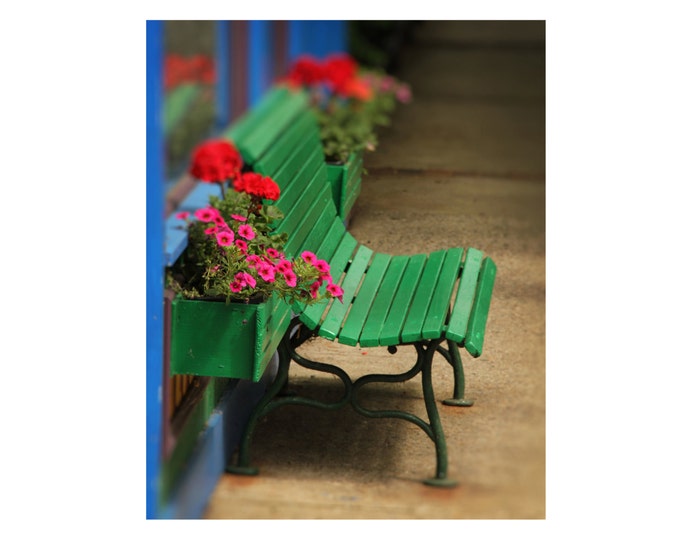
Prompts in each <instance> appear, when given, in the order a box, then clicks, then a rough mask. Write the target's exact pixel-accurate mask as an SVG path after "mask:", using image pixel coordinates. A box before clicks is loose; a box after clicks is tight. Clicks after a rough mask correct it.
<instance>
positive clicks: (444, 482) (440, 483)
mask: <svg viewBox="0 0 680 540" xmlns="http://www.w3.org/2000/svg"><path fill="white" fill-rule="evenodd" d="M423 484H425V485H426V486H430V487H437V488H447V489H451V488H454V487H456V486H458V480H453V479H452V478H427V479H425V480H423Z"/></svg>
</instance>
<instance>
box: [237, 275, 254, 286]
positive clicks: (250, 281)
mask: <svg viewBox="0 0 680 540" xmlns="http://www.w3.org/2000/svg"><path fill="white" fill-rule="evenodd" d="M234 278H235V279H238V280H239V281H243V282H244V283H245V284H246V285H247V286H248V287H251V288H255V285H257V281H255V278H254V277H253V276H251V275H250V274H248V273H247V272H239V273H238V274H236V275H235V276H234Z"/></svg>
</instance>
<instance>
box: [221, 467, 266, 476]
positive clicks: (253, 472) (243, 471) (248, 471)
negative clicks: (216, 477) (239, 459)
mask: <svg viewBox="0 0 680 540" xmlns="http://www.w3.org/2000/svg"><path fill="white" fill-rule="evenodd" d="M224 472H226V473H229V474H239V475H241V476H257V475H258V474H260V470H259V469H258V468H257V467H240V466H238V465H228V466H227V467H226V468H225V469H224Z"/></svg>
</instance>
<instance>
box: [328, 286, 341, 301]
mask: <svg viewBox="0 0 680 540" xmlns="http://www.w3.org/2000/svg"><path fill="white" fill-rule="evenodd" d="M326 290H327V291H328V292H329V293H330V295H331V296H333V297H335V298H337V299H338V300H340V302H342V295H343V294H344V291H343V290H342V287H340V286H339V285H336V284H335V283H329V284H328V285H327V286H326Z"/></svg>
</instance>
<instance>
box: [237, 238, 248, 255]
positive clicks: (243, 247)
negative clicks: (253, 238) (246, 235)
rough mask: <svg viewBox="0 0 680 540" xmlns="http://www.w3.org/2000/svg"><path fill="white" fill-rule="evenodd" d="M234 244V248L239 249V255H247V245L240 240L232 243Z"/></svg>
mask: <svg viewBox="0 0 680 540" xmlns="http://www.w3.org/2000/svg"><path fill="white" fill-rule="evenodd" d="M234 244H236V247H237V248H238V249H239V251H240V252H241V253H243V254H244V255H245V254H246V253H248V244H247V243H246V241H245V240H241V239H240V238H239V239H238V240H236V241H234Z"/></svg>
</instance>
